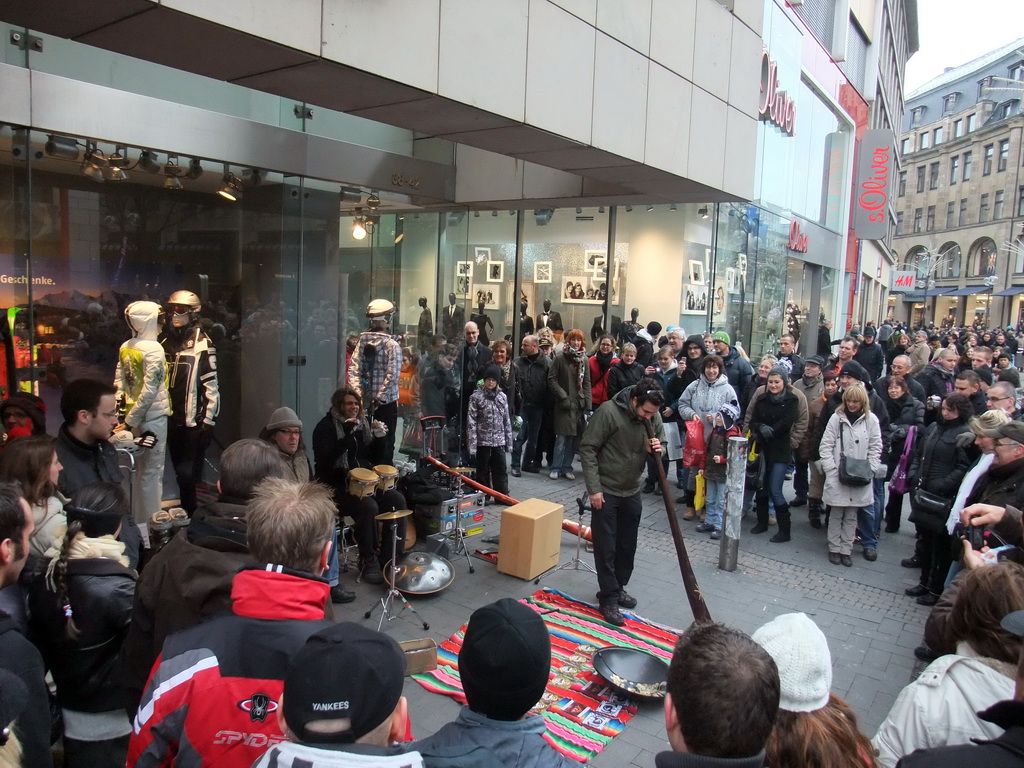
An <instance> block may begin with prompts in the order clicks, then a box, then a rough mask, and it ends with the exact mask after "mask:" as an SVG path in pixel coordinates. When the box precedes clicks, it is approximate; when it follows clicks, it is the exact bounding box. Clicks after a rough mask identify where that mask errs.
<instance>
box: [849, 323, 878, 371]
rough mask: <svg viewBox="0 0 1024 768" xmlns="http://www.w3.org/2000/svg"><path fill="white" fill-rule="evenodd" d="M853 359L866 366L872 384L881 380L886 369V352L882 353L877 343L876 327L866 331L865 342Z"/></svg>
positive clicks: (870, 326)
mask: <svg viewBox="0 0 1024 768" xmlns="http://www.w3.org/2000/svg"><path fill="white" fill-rule="evenodd" d="M853 359H854V360H856V361H857V362H858V363H860V364H861V365H863V366H864V369H865V370H866V371H867V372H868V376H870V377H871V378H870V381H871V383H872V384H874V383H875V381H876V380H878V379H879V378H881V376H882V369H883V368H884V367H885V352H883V351H882V345H881V344H879V343H878V342H877V341H875V328H874V326H872V325H869V326H868V327H867V328H866V329H865V330H864V340H863V341H862V342H861V343H860V346H859V347H857V351H856V353H854V355H853Z"/></svg>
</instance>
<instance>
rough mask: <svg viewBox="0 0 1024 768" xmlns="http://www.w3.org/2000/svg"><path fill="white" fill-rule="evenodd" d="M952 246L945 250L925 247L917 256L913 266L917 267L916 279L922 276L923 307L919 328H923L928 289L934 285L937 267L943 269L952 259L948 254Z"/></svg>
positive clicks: (926, 310) (926, 309)
mask: <svg viewBox="0 0 1024 768" xmlns="http://www.w3.org/2000/svg"><path fill="white" fill-rule="evenodd" d="M951 250H953V249H952V248H949V249H947V250H945V251H942V252H939V251H933V250H931V249H928V248H926V249H925V251H924V253H922V254H921V255H920V256H918V257H917V260H916V263H915V267H916V269H917V279H918V280H920V279H921V278H922V277H924V309H923V310H922V311H921V325H920V327H919V330H923V329H924V316H925V314H926V313H927V312H928V291H929V289H931V288H934V287H935V274H936V272H938V270H939V269H944V268H945V267H947V266H949V264H950V262H951V261H952V259H950V258H949V257H948V256H947V255H946V254H948V253H949V252H950V251H951Z"/></svg>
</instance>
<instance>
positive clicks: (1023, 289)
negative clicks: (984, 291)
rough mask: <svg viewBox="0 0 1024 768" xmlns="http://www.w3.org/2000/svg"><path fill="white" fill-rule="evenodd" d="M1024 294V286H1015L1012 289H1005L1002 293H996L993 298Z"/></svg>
mask: <svg viewBox="0 0 1024 768" xmlns="http://www.w3.org/2000/svg"><path fill="white" fill-rule="evenodd" d="M1020 293H1024V285H1014V286H1012V287H1010V288H1004V289H1003V290H1001V291H996V292H995V293H993V294H992V295H993V296H1016V295H1017V294H1020Z"/></svg>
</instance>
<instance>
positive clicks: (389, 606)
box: [363, 520, 430, 632]
mask: <svg viewBox="0 0 1024 768" xmlns="http://www.w3.org/2000/svg"><path fill="white" fill-rule="evenodd" d="M397 553H398V521H397V520H392V521H391V562H390V563H389V564H388V567H387V574H386V575H385V582H386V583H387V585H388V593H387V594H386V595H385V596H384V597H382V598H381V599H380V606H381V613H380V621H379V622H377V631H378V632H380V628H381V627H383V626H384V620H385V619H387V620H388V621H391V620H392V619H397V618H398V617H399V616H401V615H402V610H403V609H405V608H408V609H409V610H410V611H412V612H413V613H415V614H416V618H417V619H419V620H420V623H421V624H423V629H424V631H426V630H428V629H430V625H429V624H427V622H425V621H423V620H422V619H420V615H419V614H418V613H416V609H415V608H413V607H412V603H410V602H409V601H408V600H407V599H406V597H405V595H403V594H402V593H401V592H399V591H398V589H397V588H396V587H395V574H397V573H398V563H397V558H398V554H397ZM388 576H390V577H391V578H390V580H388V578H387V577H388ZM396 597H397V598H398V599H399V600H401V601H402V608H401V609H399V610H398V611H395V610H394V603H395V598H396ZM376 607H377V606H373V608H370V610H368V611H367V612H366V613H365V614H363V618H364V619H368V618H370V616H372V615H373V611H374V608H376Z"/></svg>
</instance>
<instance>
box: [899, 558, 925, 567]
mask: <svg viewBox="0 0 1024 768" xmlns="http://www.w3.org/2000/svg"><path fill="white" fill-rule="evenodd" d="M900 565H902V566H903V567H904V568H920V567H921V560H920V559H919V558H918V556H917V555H914V556H913V557H904V558H903V559H902V560H900Z"/></svg>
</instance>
